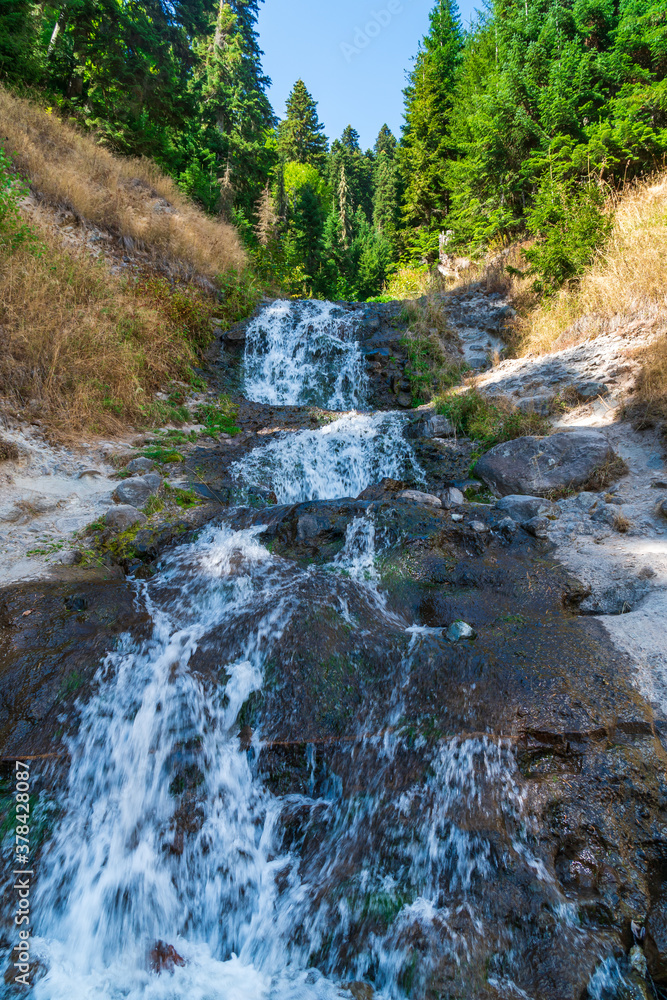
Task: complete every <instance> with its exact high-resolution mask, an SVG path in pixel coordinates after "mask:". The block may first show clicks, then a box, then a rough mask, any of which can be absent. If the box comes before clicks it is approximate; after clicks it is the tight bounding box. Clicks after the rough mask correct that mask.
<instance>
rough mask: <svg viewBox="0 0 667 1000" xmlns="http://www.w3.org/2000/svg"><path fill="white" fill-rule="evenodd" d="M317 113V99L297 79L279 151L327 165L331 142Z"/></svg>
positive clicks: (280, 132) (289, 158) (287, 157)
mask: <svg viewBox="0 0 667 1000" xmlns="http://www.w3.org/2000/svg"><path fill="white" fill-rule="evenodd" d="M323 133H324V125H322V123H321V122H320V120H319V118H318V116H317V103H316V102H315V101H314V100H313V98H312V97H311V95H310V94H309V93H308V91H307V90H306V85H305V83H304V82H303V80H297V82H296V83H295V84H294V87H293V89H292V93H291V94H290V96H289V98H288V100H287V116H286V117H285V120H284V121H282V122H281V123H280V125H279V127H278V152H279V154H280V156H281V157H282V159H283V160H285V161H287V162H289V161H292V162H294V163H310V164H312V165H313V166H315V167H323V166H324V164H325V161H326V155H327V149H328V142H327V139H326V137H325V136H324V134H323Z"/></svg>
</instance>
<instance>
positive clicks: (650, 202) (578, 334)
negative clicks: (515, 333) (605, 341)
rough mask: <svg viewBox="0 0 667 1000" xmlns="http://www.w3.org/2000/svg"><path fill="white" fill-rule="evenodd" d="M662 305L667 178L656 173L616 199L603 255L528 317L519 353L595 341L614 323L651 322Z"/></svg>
mask: <svg viewBox="0 0 667 1000" xmlns="http://www.w3.org/2000/svg"><path fill="white" fill-rule="evenodd" d="M666 305H667V174H661V175H659V176H657V177H654V178H652V179H651V180H649V181H645V182H643V183H640V184H636V185H634V186H632V187H631V188H629V189H628V190H627V191H626V192H625V193H624V194H623V196H622V197H621V198H619V200H618V203H617V205H616V211H615V223H614V229H613V232H612V236H611V239H610V242H609V244H608V246H607V247H606V248H605V251H604V253H602V254H601V255H600V256H599V257H598V259H597V260H596V262H595V263H594V264H593V266H592V267H591V268H590V270H589V271H588V273H587V274H586V275H584V277H583V278H582V280H581V282H580V283H579V285H578V286H575V287H573V288H565V289H563V290H562V291H561V292H560V294H559V295H557V296H556V297H555V298H554V299H553V300H552V301H550V302H547V303H546V304H544V305H543V306H542V307H540V308H539V309H537V310H535V311H534V312H533V313H532V314H531V315H530V316H529V317H528V319H527V320H526V322H525V323H524V326H523V329H522V331H521V334H522V336H521V348H522V350H523V352H526V351H534V352H537V353H545V352H547V351H552V350H554V349H558V348H561V347H565V346H568V345H569V344H574V343H578V342H580V341H582V340H585V339H586V338H588V337H590V336H595V335H596V334H597V333H600V332H602V331H604V330H605V329H606V328H607V326H608V324H609V323H610V322H611V321H616V322H617V321H618V320H619V318H623V317H628V318H631V319H632V320H636V319H637V318H641V317H644V316H645V317H647V318H649V317H652V316H654V315H655V313H656V310H664V309H665V306H666Z"/></svg>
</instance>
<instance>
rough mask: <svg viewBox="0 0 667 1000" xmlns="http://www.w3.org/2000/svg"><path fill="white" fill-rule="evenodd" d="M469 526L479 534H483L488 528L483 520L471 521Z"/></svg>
mask: <svg viewBox="0 0 667 1000" xmlns="http://www.w3.org/2000/svg"><path fill="white" fill-rule="evenodd" d="M470 527H471V528H472V530H473V531H476V532H478V534H480V535H483V534H485V533H486V532H487V531H488V530H489V529H488V528H487V526H486V525H485V524H484V522H483V521H471V522H470Z"/></svg>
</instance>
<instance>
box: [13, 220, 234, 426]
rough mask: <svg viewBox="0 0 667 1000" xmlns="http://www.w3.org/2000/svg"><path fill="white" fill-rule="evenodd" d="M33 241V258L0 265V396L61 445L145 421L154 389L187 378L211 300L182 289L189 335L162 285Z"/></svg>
mask: <svg viewBox="0 0 667 1000" xmlns="http://www.w3.org/2000/svg"><path fill="white" fill-rule="evenodd" d="M40 239H41V241H42V244H41V246H42V252H41V253H40V254H35V253H34V252H31V250H30V249H28V248H26V249H24V250H21V251H19V252H17V253H15V254H13V255H11V256H9V257H8V258H6V259H5V260H3V261H2V265H3V266H2V268H1V269H0V327H1V328H2V331H3V350H2V352H1V353H0V395H2V396H4V397H5V399H6V400H9V401H11V402H12V403H13V404H14V405H15V406H16V407H17V408H19V409H23V410H24V412H27V414H28V415H29V416H30V417H31V418H35V419H36V418H39V419H41V420H42V422H43V423H44V425H45V427H46V428H47V429H51V430H53V431H55V432H56V436H58V437H60V438H61V439H62V438H67V437H70V436H73V435H76V434H77V433H79V432H82V431H85V430H88V431H93V432H97V433H110V432H111V433H113V432H114V431H119V430H120V429H121V428H122V427H123V426H124V425H126V424H127V422H128V421H129V422H132V423H135V424H147V423H150V422H151V420H152V419H153V418H154V417H155V416H156V414H154V413H153V411H154V410H155V403H154V402H153V394H154V392H155V391H156V390H157V389H159V388H160V387H162V386H163V385H164V384H165V382H167V381H168V380H169V379H171V378H184V377H185V378H187V377H189V366H190V365H191V363H192V362H193V361H194V360H195V358H196V348H197V347H199V346H200V345H199V343H198V338H199V336H200V335H201V330H202V329H203V327H204V325H206V324H208V318H209V317H210V313H211V311H212V310H213V309H214V308H215V303H214V301H213V300H212V299H211V300H208V299H204V298H203V296H202V297H200V299H196V298H195V297H194V296H195V294H196V293H193V292H190V293H189V295H188V298H187V303H186V306H185V308H187V306H190V307H191V308H192V309H193V310H194V313H195V315H196V316H197V317H198V319H199V325H194V324H192V323H191V325H193V326H194V328H193V329H192V330H189V329H188V325H187V323H184V322H183V317H182V314H175V313H174V304H175V302H177V301H178V300H177V299H176V296H172V295H170V293H169V287H168V285H167V283H166V282H161V283H160V282H158V283H156V285H155V286H154V287H153V288H151V287H149V286H146V285H145V284H143V285H142V284H141V283H139V282H136V281H123V280H121V279H120V278H118V277H115V276H113V275H111V274H110V273H109V271H108V270H107V268H106V267H105V266H104V264H102V263H100V262H96V261H93V260H91V259H90V258H89V257H88V256H87V255H85V254H84V253H81V254H79V255H76V256H75V255H72V254H69V253H67V252H66V251H64V250H63V249H62V248H61V247H60V246H59V245H58V243H57V242H56V239H55V237H53V236H50V235H49V234H40ZM177 294H179V293H177ZM209 325H210V324H209Z"/></svg>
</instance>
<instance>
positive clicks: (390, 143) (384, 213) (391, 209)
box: [373, 125, 400, 243]
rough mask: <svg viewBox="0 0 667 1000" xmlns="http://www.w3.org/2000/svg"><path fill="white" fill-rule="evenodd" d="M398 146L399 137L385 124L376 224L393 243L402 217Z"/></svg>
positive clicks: (379, 148)
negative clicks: (397, 138)
mask: <svg viewBox="0 0 667 1000" xmlns="http://www.w3.org/2000/svg"><path fill="white" fill-rule="evenodd" d="M397 146H398V143H397V141H396V138H395V136H394V135H393V133H392V132H391V131H390V129H389V128H388V127H387V126H386V125H383V126H382V128H381V129H380V133H379V135H378V137H377V140H376V142H375V162H374V164H373V225H374V226H375V228H376V229H377V230H378V231H379V232H381V233H383V234H384V235H385V236H386V238H387V239H388V240H389V242H390V243H391V242H393V240H394V237H395V235H396V230H397V228H398V224H399V214H400V204H399V183H398V165H397V162H396V149H397Z"/></svg>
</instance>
